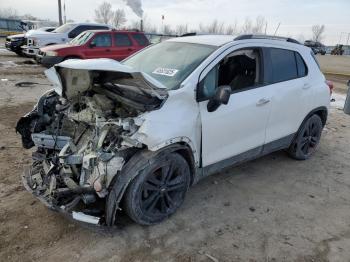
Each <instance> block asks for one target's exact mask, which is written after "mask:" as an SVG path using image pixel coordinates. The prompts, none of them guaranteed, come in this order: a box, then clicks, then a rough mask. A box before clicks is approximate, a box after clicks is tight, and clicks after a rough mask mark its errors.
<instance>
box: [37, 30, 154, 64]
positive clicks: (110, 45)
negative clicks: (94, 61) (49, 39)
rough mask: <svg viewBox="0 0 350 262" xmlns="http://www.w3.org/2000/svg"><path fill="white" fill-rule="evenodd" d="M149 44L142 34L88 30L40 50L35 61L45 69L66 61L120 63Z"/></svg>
mask: <svg viewBox="0 0 350 262" xmlns="http://www.w3.org/2000/svg"><path fill="white" fill-rule="evenodd" d="M149 44H150V43H149V41H148V39H147V37H146V36H145V35H144V33H143V32H137V31H115V30H89V31H85V32H83V33H81V34H80V35H78V36H77V37H76V38H74V39H73V40H72V41H70V42H69V43H67V44H60V45H51V46H46V47H43V48H40V51H39V54H38V55H37V61H38V62H40V63H42V64H43V65H44V66H46V67H51V66H52V65H54V64H57V63H60V62H62V61H63V60H66V59H89V58H111V59H115V60H118V61H121V60H123V59H125V58H126V57H128V56H129V55H131V54H133V53H135V52H137V51H139V50H141V49H142V48H144V47H145V46H148V45H149Z"/></svg>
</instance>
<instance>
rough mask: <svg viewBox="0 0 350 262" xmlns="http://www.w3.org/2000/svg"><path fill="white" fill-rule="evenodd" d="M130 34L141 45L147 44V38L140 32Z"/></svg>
mask: <svg viewBox="0 0 350 262" xmlns="http://www.w3.org/2000/svg"><path fill="white" fill-rule="evenodd" d="M131 36H132V38H134V40H135V41H136V42H137V43H138V44H139V45H141V46H147V45H148V44H149V42H148V39H147V38H146V37H145V36H144V35H142V34H132V35H131Z"/></svg>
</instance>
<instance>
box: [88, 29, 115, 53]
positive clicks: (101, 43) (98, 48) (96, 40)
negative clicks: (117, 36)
mask: <svg viewBox="0 0 350 262" xmlns="http://www.w3.org/2000/svg"><path fill="white" fill-rule="evenodd" d="M83 53H84V56H85V57H84V58H113V54H112V35H111V33H110V32H106V33H96V34H95V36H93V38H92V39H91V40H90V42H89V43H88V44H87V45H86V47H85V50H84V51H83Z"/></svg>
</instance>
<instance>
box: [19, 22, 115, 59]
mask: <svg viewBox="0 0 350 262" xmlns="http://www.w3.org/2000/svg"><path fill="white" fill-rule="evenodd" d="M98 29H111V28H110V26H108V25H104V24H96V23H67V24H64V25H62V26H60V27H58V28H56V29H55V30H53V31H52V32H36V33H33V34H31V35H30V36H28V37H27V44H26V45H24V46H22V49H23V53H24V54H25V55H27V56H29V57H35V56H36V55H37V53H38V51H39V48H40V47H44V46H48V45H54V44H63V43H67V42H69V41H70V40H72V39H73V38H75V37H76V36H77V35H79V34H80V33H82V32H84V31H86V30H98Z"/></svg>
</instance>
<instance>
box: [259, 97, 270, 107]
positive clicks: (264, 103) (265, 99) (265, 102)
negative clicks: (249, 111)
mask: <svg viewBox="0 0 350 262" xmlns="http://www.w3.org/2000/svg"><path fill="white" fill-rule="evenodd" d="M269 102H270V99H267V98H261V99H260V100H259V101H258V102H257V103H256V105H257V106H263V105H266V104H267V103H269Z"/></svg>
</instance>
